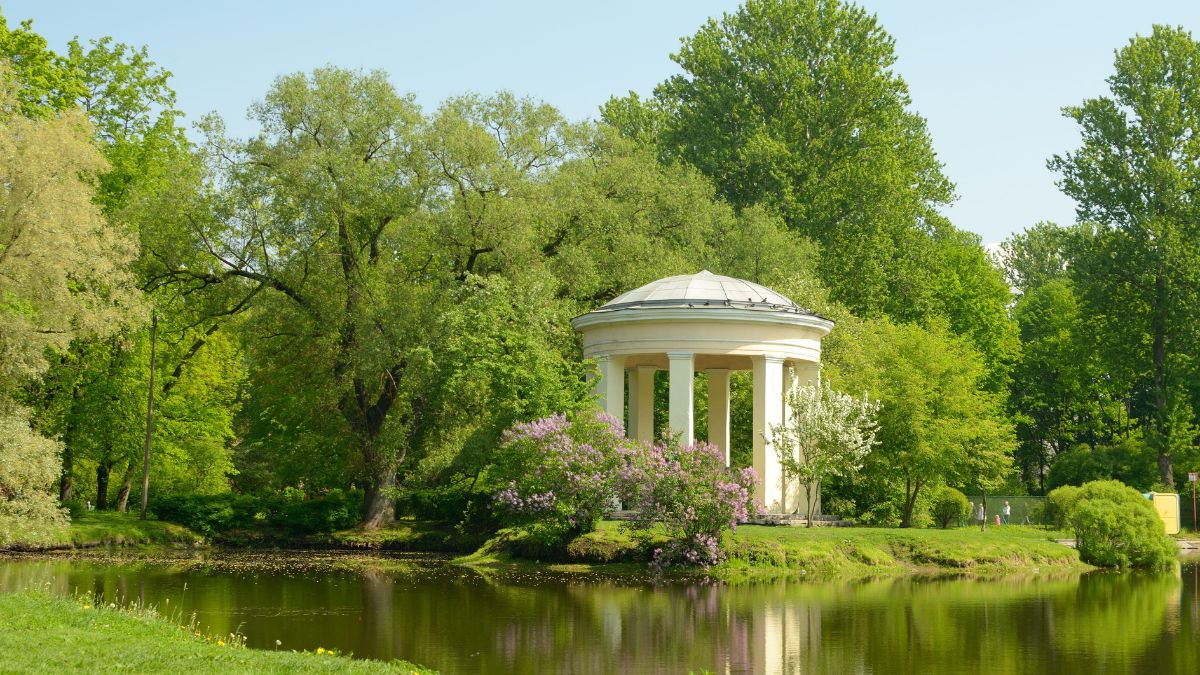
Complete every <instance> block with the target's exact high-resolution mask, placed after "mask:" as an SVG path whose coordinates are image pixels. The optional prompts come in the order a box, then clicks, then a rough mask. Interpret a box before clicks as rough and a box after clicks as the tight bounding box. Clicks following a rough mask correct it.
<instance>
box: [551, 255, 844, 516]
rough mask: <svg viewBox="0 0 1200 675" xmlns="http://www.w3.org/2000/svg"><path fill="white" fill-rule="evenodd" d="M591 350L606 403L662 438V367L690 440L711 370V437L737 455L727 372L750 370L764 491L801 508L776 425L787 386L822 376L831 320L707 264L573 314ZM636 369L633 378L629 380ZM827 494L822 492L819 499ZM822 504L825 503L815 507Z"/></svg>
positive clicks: (767, 499)
mask: <svg viewBox="0 0 1200 675" xmlns="http://www.w3.org/2000/svg"><path fill="white" fill-rule="evenodd" d="M571 323H572V325H573V326H574V327H575V330H577V331H579V332H580V333H582V334H583V355H584V356H585V357H587V358H593V359H595V360H596V363H597V365H599V367H600V377H599V378H598V379H597V381H596V382H595V383H594V386H595V389H596V394H597V398H598V400H599V402H600V405H601V407H603V408H604V410H605V411H607V412H608V413H609V414H610V415H612V416H613V417H616V418H617V419H623V418H624V416H625V403H626V401H625V391H626V386H628V391H629V424H628V425H627V427H626V429H627V430H628V431H627V433H628V434H629V435H630V436H631V437H633V438H639V439H643V440H647V441H649V440H653V438H654V373H655V371H659V370H664V371H667V372H668V373H669V385H670V386H669V390H670V395H669V397H668V408H669V411H668V423H669V425H670V428H671V431H673V432H674V433H677V434H679V435H680V436H681V437H682V439H683V442H684V443H691V442H692V441H693V439H694V438H695V434H694V429H693V425H694V415H695V411H694V409H693V400H694V397H695V387H694V384H693V379H694V377H695V374H696V371H704V372H706V373H707V374H708V406H709V414H708V438H709V440H710V441H711V442H712V443H713V444H714V445H716V446H717V447H719V448H721V450H723V451H724V452H725V461H726V463H727V464H728V462H729V373H730V371H735V370H748V371H751V372H752V373H753V383H754V410H753V424H754V446H753V462H754V470H755V471H756V472H757V473H758V476H759V478H760V480H761V483H760V485H759V491H758V494H757V496H758V498H759V499H760V500H761V501H762V504H763V505H764V506H765V507H766V508H767V510H768V511H769V512H771V513H795V512H797V511H800V512H803V511H804V510H805V507H806V506H807V505H806V504H803V503H801V502H802V501H803V499H804V497H803V491H802V490H799V486H796V485H785V484H784V480H783V475H782V470H781V467H780V462H779V458H778V456H777V454H776V450H775V448H773V447H772V444H771V429H772V428H773V427H776V426H779V425H781V424H782V423H783V421H784V420H785V419H786V418H787V416H788V411H787V400H788V394H789V393H790V392H791V391H792V390H793V389H794V388H796V387H799V386H801V385H804V384H806V383H810V382H816V381H817V379H818V376H819V372H820V364H821V338H823V337H825V336H826V335H828V334H829V331H830V330H831V329H832V328H833V322H832V321H829V320H827V319H824V318H822V317H819V316H816V315H814V314H812V313H811V312H809V311H807V310H805V309H803V308H801V307H800V306H798V305H797V304H796V303H794V302H792V301H791V300H789V299H788V298H786V297H785V296H783V295H780V294H779V293H776V292H775V291H773V290H771V289H769V288H766V287H764V286H760V285H758V284H755V283H751V282H749V281H745V280H742V279H734V278H732V277H725V276H720V275H716V274H713V273H711V272H708V271H707V270H706V271H703V272H699V273H697V274H685V275H680V276H674V277H667V278H665V279H659V280H658V281H654V282H651V283H649V284H646V285H645V286H642V287H640V288H636V289H634V290H632V291H629V292H627V293H625V294H623V295H620V296H618V297H616V298H614V299H613V300H612V301H611V302H609V303H607V304H605V305H603V306H601V307H599V308H597V309H595V310H594V311H591V312H589V313H587V314H584V315H583V316H580V317H577V318H575V319H574V320H572V322H571ZM626 378H628V385H627V384H626ZM818 499H819V498H818ZM819 510H820V505H819V504H818V505H817V511H819Z"/></svg>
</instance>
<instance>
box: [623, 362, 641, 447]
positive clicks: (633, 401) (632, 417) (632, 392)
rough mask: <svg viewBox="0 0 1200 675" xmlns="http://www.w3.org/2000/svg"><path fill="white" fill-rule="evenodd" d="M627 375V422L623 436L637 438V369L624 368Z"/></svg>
mask: <svg viewBox="0 0 1200 675" xmlns="http://www.w3.org/2000/svg"><path fill="white" fill-rule="evenodd" d="M625 372H626V374H628V376H629V394H628V396H629V423H628V424H626V425H625V438H637V428H638V371H637V368H629V369H626V371H625Z"/></svg>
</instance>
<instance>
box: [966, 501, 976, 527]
mask: <svg viewBox="0 0 1200 675" xmlns="http://www.w3.org/2000/svg"><path fill="white" fill-rule="evenodd" d="M967 513H968V514H970V515H968V516H967V518H970V519H971V522H972V523H974V522H975V502H971V508H970V509H969V510H968V511H967Z"/></svg>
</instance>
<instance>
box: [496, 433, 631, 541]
mask: <svg viewBox="0 0 1200 675" xmlns="http://www.w3.org/2000/svg"><path fill="white" fill-rule="evenodd" d="M502 442H503V445H502V449H501V452H500V453H498V455H499V457H498V458H497V461H496V463H495V464H494V465H493V467H492V470H491V474H490V475H491V478H492V480H493V481H494V484H495V485H496V486H497V489H496V492H495V502H496V505H497V506H498V507H499V508H500V509H501V510H502V512H503V513H504V514H505V516H506V520H508V522H509V524H513V525H523V524H532V525H537V526H539V528H541V529H543V530H544V531H545V533H546V536H547V537H549V538H555V539H559V540H560V541H565V540H566V539H567V538H569V537H570V536H573V535H576V534H581V533H584V532H590V531H591V530H593V529H595V527H596V523H597V522H598V521H599V520H600V519H601V518H602V517H603V516H605V515H606V514H608V513H609V512H611V511H612V510H613V508H614V505H615V504H616V498H617V480H618V476H619V471H618V468H619V466H620V465H621V463H622V462H623V459H622V458H623V457H624V456H625V455H626V454H627V453H628V452H629V451H630V442H629V441H627V440H626V439H625V430H624V428H623V427H622V425H621V422H620V420H617V419H615V418H613V417H611V416H609V415H607V414H605V413H603V412H599V411H592V410H589V411H585V412H581V413H579V414H578V415H576V416H575V417H574V418H572V419H568V418H567V416H566V415H552V416H550V417H545V418H542V419H540V420H536V421H534V422H526V423H519V424H516V425H515V426H513V427H512V428H511V429H509V430H508V431H506V432H504V436H503V441H502Z"/></svg>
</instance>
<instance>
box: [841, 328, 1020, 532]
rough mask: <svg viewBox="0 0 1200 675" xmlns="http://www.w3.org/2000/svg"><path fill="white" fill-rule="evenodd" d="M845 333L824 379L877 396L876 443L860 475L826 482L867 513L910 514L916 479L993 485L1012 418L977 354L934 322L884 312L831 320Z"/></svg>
mask: <svg viewBox="0 0 1200 675" xmlns="http://www.w3.org/2000/svg"><path fill="white" fill-rule="evenodd" d="M839 329H840V330H842V331H843V332H844V333H845V334H844V335H843V338H842V339H844V340H846V341H847V342H849V343H850V346H849V347H848V348H846V349H845V350H844V351H843V352H842V353H840V354H838V356H837V360H836V363H834V364H831V366H832V367H830V368H829V372H830V378H829V379H830V380H831V381H832V382H833V383H835V384H836V385H837V386H839V387H841V388H843V389H848V390H851V391H865V392H868V394H869V395H870V396H871V397H872V398H877V399H878V400H879V401H880V402H881V404H882V406H881V408H880V411H879V417H878V420H879V432H878V433H877V435H876V438H877V440H878V441H879V445H878V446H877V447H876V449H875V450H874V451H872V452H871V453H870V454H869V455H868V456H867V458H866V460H865V462H864V466H863V470H862V472H861V474H860V478H859V479H858V480H855V481H846V482H838V483H836V484H835V485H833V486H831V491H833V492H835V493H837V494H838V495H840V496H841V497H843V498H852V499H853V500H854V503H855V509H856V513H857V514H859V516H860V517H865V519H866V520H867V521H868V522H895V520H892V518H895V519H896V520H898V521H899V522H900V523H901V524H902V525H904V526H911V525H915V524H916V523H917V518H916V516H918V515H919V514H920V513H921V509H920V508H919V506H920V504H921V498H922V496H923V495H924V493H925V492H926V490H925V488H927V487H935V486H937V485H939V484H942V483H945V482H954V483H956V484H960V485H964V486H967V487H980V488H983V489H985V490H988V491H994V490H995V489H997V488H999V487H1000V486H1001V485H1003V484H1004V480H1005V477H1006V474H1007V473H1008V471H1009V470H1010V469H1009V467H1010V466H1011V457H1012V455H1011V453H1012V447H1013V438H1012V428H1011V425H1010V423H1009V422H1008V420H1007V419H1006V417H1005V415H1004V412H1003V409H1002V407H1001V404H1000V400H999V398H998V397H997V396H995V395H993V394H990V393H988V392H986V391H984V390H983V389H982V385H981V381H982V379H983V377H984V373H985V368H984V365H983V362H982V359H981V358H980V356H979V354H978V353H977V352H976V351H975V350H974V349H973V348H972V347H971V345H970V344H969V343H968V342H967V341H966V340H964V339H962V338H957V337H955V336H953V335H950V334H948V333H947V331H946V330H945V329H944V328H938V327H934V328H932V329H925V328H921V327H920V326H916V325H911V324H909V325H897V324H894V323H892V322H890V321H887V320H878V321H869V322H847V323H843V324H842V325H841V326H839Z"/></svg>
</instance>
